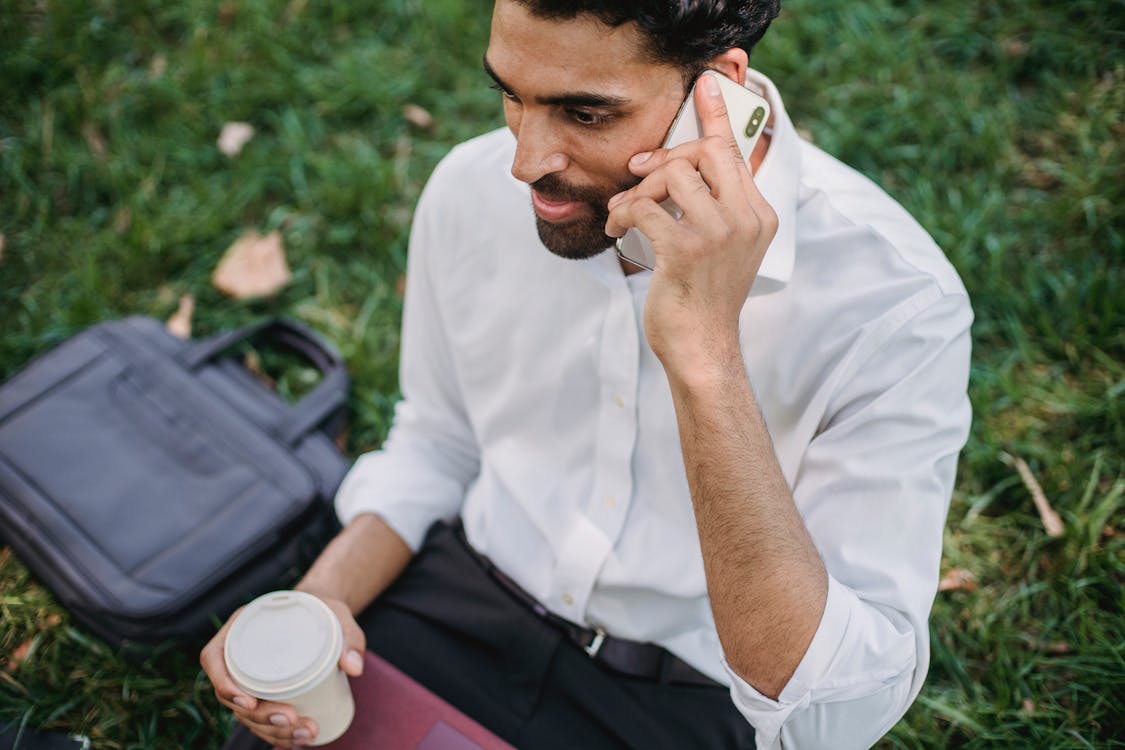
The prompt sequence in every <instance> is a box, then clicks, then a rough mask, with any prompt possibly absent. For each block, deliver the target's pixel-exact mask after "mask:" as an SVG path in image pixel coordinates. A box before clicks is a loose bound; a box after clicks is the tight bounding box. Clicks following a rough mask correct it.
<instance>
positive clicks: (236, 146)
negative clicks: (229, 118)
mask: <svg viewBox="0 0 1125 750" xmlns="http://www.w3.org/2000/svg"><path fill="white" fill-rule="evenodd" d="M253 137H254V126H253V125H251V124H250V123H248V122H228V123H224V124H223V129H222V131H220V132H219V139H218V141H216V143H217V144H218V146H219V150H220V151H222V152H223V153H224V154H226V155H227V156H229V157H231V158H232V159H233V158H234V157H236V156H238V155H239V154H240V153H242V147H243V146H245V145H246V144H247V143H249V142H250V139H251V138H253Z"/></svg>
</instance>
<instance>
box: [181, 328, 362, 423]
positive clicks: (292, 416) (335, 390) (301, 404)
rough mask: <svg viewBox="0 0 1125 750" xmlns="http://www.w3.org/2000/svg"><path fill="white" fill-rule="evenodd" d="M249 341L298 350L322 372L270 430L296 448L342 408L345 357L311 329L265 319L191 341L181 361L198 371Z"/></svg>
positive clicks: (344, 396) (345, 398) (345, 375)
mask: <svg viewBox="0 0 1125 750" xmlns="http://www.w3.org/2000/svg"><path fill="white" fill-rule="evenodd" d="M250 339H265V340H267V341H269V342H270V343H273V344H278V345H281V346H283V347H286V348H288V349H290V350H292V351H295V352H297V353H298V354H300V355H302V356H304V357H305V358H306V359H308V360H309V361H311V362H312V363H313V365H315V366H316V368H317V369H318V370H319V371H320V373H321V379H320V382H319V383H317V384H316V386H315V387H314V388H313V389H312V390H311V391H309V392H308V393H306V394H305V395H304V397H302V398H301V400H300V401H298V402H297V403H295V404H291V405H287V406H286V408H285V410H284V411H283V413H282V415H281V417H280V418H279V419H278V421H277V423H276V424H275V425H274V426H273V428H272V429H271V430H270V431H271V432H273V433H274V434H275V435H276V436H277V437H278V438H279V439H281V440H283V441H284V442H285V443H286V444H288V445H293V444H295V443H296V442H297V441H299V440H300V439H301V437H302V436H304V435H306V434H308V433H309V432H312V431H313V430H314V429H315V428H316V427H317V425H319V424H321V423H322V422H324V421H325V420H327V419H328V418H329V417H331V416H332V415H333V414H334V413H336V412H337V411H339V410H340V409H341V408H343V406H344V404H345V403H346V401H347V396H348V373H347V368H346V366H345V365H344V360H343V358H342V357H341V356H340V354H339V353H338V352H337V351H336V350H335V349H333V348H332V347H331V346H329V345H328V344H327V343H326V342H325V341H324V340H323V339H322V338H321V337H320V336H318V335H317V334H316V333H314V332H313V331H312V330H311V329H309V328H307V327H306V326H304V325H302V324H300V323H298V322H296V321H294V320H289V319H286V318H266V319H264V320H259V321H257V322H255V323H250V324H249V325H245V326H242V327H240V328H235V329H233V330H230V331H225V332H223V333H219V334H216V335H214V336H211V337H209V338H206V339H201V340H199V341H197V342H192V343H191V344H190V345H189V346H188V347H187V348H186V349H185V350H184V351H183V353H182V354H181V355H180V357H179V360H180V362H181V364H183V365H184V367H186V368H188V369H190V370H198V369H199V368H200V367H203V366H204V365H206V364H207V363H208V362H210V361H212V360H213V359H215V358H216V357H218V356H219V355H220V354H222V353H223V352H225V351H226V350H227V349H229V348H231V347H232V346H234V345H235V344H238V343H241V342H243V341H248V340H250Z"/></svg>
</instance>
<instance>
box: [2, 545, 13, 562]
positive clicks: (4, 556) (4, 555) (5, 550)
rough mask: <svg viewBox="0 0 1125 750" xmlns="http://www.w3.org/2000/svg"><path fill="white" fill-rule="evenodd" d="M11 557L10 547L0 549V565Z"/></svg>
mask: <svg viewBox="0 0 1125 750" xmlns="http://www.w3.org/2000/svg"><path fill="white" fill-rule="evenodd" d="M11 556H12V548H11V547H0V565H3V564H4V563H6V562H8V558H9V557H11Z"/></svg>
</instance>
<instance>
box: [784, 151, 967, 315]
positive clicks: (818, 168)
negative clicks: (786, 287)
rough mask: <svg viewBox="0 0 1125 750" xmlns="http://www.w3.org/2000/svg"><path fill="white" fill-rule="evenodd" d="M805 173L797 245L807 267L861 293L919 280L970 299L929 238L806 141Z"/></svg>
mask: <svg viewBox="0 0 1125 750" xmlns="http://www.w3.org/2000/svg"><path fill="white" fill-rule="evenodd" d="M801 167H802V169H801V195H800V201H799V206H798V222H797V223H798V235H799V236H798V247H799V248H802V249H803V250H804V251H805V253H804V255H805V257H804V258H803V260H804V261H805V262H806V263H809V262H813V263H816V264H817V265H818V266H820V267H821V268H822V270H829V271H830V272H831V273H832V274H833V275H834V276H835V275H836V274H844V275H846V276H850V277H852V282H853V283H854V284H856V285H858V286H859V287H868V286H869V285H873V286H880V285H885V284H894V285H901V284H907V285H911V282H913V283H914V284H930V285H933V286H934V287H935V288H936V289H937V290H938V291H939V292H940V294H941V295H943V296H944V295H954V296H962V297H966V292H965V287H964V285H963V284H962V283H961V279H960V277H959V276H958V275H957V271H956V270H955V269H954V268H953V265H952V264H951V263H950V262H949V260H948V259H947V258H946V256H945V254H944V253H943V252H942V250H941V248H940V247H938V245H937V244H936V243H935V242H934V240H933V238H932V237H930V235H929V233H928V232H927V231H926V230H925V229H924V228H923V227H922V226H921V224H919V223H918V221H917V220H915V219H914V217H913V216H911V215H910V213H909V212H908V211H907V210H906V209H905V208H903V206H902V205H900V204H899V203H898V202H897V201H895V200H894V199H893V198H891V197H890V196H889V195H887V193H886V192H885V191H884V190H883V189H882V188H880V187H879V186H878V185H876V184H875V183H874V182H873V181H872V180H870V179H868V178H867V177H865V176H864V175H862V174H860V173H859V172H858V171H856V170H855V169H852V168H851V167H849V166H847V165H846V164H843V163H842V162H840V161H839V160H837V159H835V158H834V157H832V156H830V155H829V154H827V153H825V152H824V151H822V150H821V149H819V148H817V147H816V146H814V145H812V144H809V143H805V142H802V144H801ZM800 261H801V259H799V260H798V262H800ZM966 298H967V297H966Z"/></svg>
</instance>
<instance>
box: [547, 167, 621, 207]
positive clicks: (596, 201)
mask: <svg viewBox="0 0 1125 750" xmlns="http://www.w3.org/2000/svg"><path fill="white" fill-rule="evenodd" d="M638 182H640V179H639V178H638V179H635V180H633V181H631V182H630V183H629V184H627V185H619V186H616V187H611V188H609V189H605V188H596V187H592V186H589V185H572V184H571V183H569V182H566V181H565V180H563V179H562V178H560V177H559V176H558V175H555V174H547V175H543V176H542V177H540V178H539V179H538V180H536V181H535V182H533V183H531V187H532V189H534V190H535V192H537V193H539V194H540V195H541V196H543V197H544V198H546V199H547V200H549V201H578V202H581V203H588V204H590V205H591V206H593V207H594V208H596V209H598V210H600V211H606V210H607V208H606V204H608V203H609V199H610V198H611V197H613V196H614V195H616V194H617V193H619V192H621V191H622V190H627V189H629V188H631V187H632V186H633V185H636V184H637V183H638Z"/></svg>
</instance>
